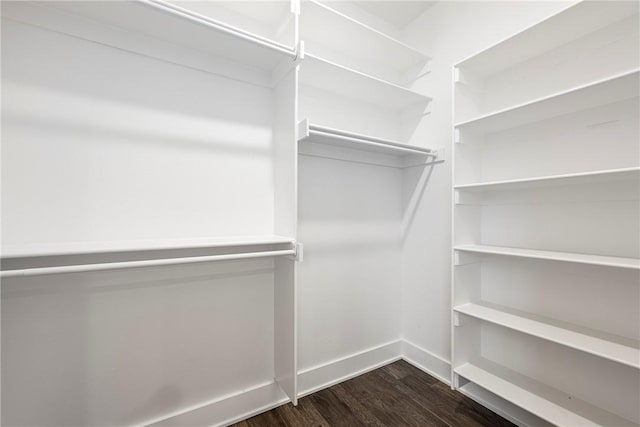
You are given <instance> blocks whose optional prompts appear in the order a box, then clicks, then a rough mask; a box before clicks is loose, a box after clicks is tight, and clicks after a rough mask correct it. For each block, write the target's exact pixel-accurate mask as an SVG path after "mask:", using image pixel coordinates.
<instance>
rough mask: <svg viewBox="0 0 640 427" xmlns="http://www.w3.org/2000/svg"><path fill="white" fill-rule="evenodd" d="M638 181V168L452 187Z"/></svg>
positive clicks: (476, 188)
mask: <svg viewBox="0 0 640 427" xmlns="http://www.w3.org/2000/svg"><path fill="white" fill-rule="evenodd" d="M621 181H640V167H632V168H620V169H609V170H597V171H591V172H578V173H570V174H562V175H548V176H540V177H535V178H522V179H507V180H501V181H488V182H478V183H472V184H459V185H454V187H453V188H454V189H456V190H464V191H485V190H511V189H525V188H539V187H549V186H555V185H574V184H580V185H584V184H591V183H597V182H613V183H615V182H621Z"/></svg>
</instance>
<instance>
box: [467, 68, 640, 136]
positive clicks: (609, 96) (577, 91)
mask: <svg viewBox="0 0 640 427" xmlns="http://www.w3.org/2000/svg"><path fill="white" fill-rule="evenodd" d="M639 76H640V71H639V70H633V71H629V72H625V73H622V74H618V75H616V76H612V77H610V78H607V79H603V80H599V81H597V82H593V83H590V84H587V85H584V86H580V87H577V88H573V89H571V90H567V91H563V92H560V93H556V94H553V95H550V96H545V97H543V98H539V99H536V100H533V101H530V102H526V103H524V104H519V105H516V106H513V107H509V108H505V109H502V110H500V111H495V112H492V113H489V114H486V115H483V116H481V117H477V118H474V119H471V120H467V121H464V122H459V123H457V124H455V127H456V128H457V129H458V130H461V131H463V130H464V131H470V132H474V133H492V132H499V131H501V130H506V129H510V128H514V127H518V126H522V125H525V124H528V123H533V122H539V121H543V120H546V119H550V118H553V117H557V116H561V115H564V114H569V113H573V112H576V111H580V110H583V109H586V108H592V107H594V106H598V105H606V104H610V103H613V102H616V101H623V100H625V99H630V98H635V97H637V96H638V90H639V88H640V86H639V84H638V81H639Z"/></svg>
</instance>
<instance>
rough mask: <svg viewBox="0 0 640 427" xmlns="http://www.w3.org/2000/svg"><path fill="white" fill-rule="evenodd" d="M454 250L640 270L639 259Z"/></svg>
mask: <svg viewBox="0 0 640 427" xmlns="http://www.w3.org/2000/svg"><path fill="white" fill-rule="evenodd" d="M454 250H456V251H462V252H469V253H476V254H487V255H500V256H510V257H518V258H530V259H542V260H549V261H561V262H573V263H577V264H590V265H600V266H604V267H617V268H630V269H634V270H640V259H638V258H625V257H611V256H602V255H592V254H581V253H573V252H555V251H541V250H537V249H523V248H509V247H504V246H489V245H458V246H455V247H454Z"/></svg>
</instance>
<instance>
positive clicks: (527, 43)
mask: <svg viewBox="0 0 640 427" xmlns="http://www.w3.org/2000/svg"><path fill="white" fill-rule="evenodd" d="M637 13H638V2H635V1H616V2H599V1H581V2H578V3H577V4H572V5H570V6H568V7H567V8H565V9H563V10H562V11H560V12H558V13H556V14H555V15H553V16H551V17H549V18H546V19H545V20H544V21H542V22H538V23H536V24H533V25H532V26H531V27H528V28H526V29H524V30H522V31H520V32H518V33H517V34H515V35H513V36H511V37H509V38H507V39H506V40H502V41H500V42H498V43H496V44H495V45H493V46H491V47H489V48H487V49H485V50H483V51H481V52H479V53H476V54H474V55H472V56H471V57H469V58H467V59H465V60H463V61H462V62H460V63H458V64H457V67H460V68H465V69H469V70H472V71H473V72H474V73H475V74H476V75H477V76H484V75H488V74H492V73H496V72H499V71H501V70H503V69H506V68H509V67H511V66H513V65H515V64H518V63H520V62H523V61H526V60H527V59H530V58H532V57H536V56H539V55H541V54H543V53H544V52H547V51H549V50H551V49H554V48H555V47H558V46H562V45H565V44H567V43H569V42H571V41H573V40H576V39H579V38H581V37H584V36H587V35H588V34H591V33H593V32H595V31H597V30H599V29H601V28H604V27H606V26H608V25H610V24H613V23H615V22H617V21H620V20H622V19H624V18H625V17H628V16H632V15H634V14H637Z"/></svg>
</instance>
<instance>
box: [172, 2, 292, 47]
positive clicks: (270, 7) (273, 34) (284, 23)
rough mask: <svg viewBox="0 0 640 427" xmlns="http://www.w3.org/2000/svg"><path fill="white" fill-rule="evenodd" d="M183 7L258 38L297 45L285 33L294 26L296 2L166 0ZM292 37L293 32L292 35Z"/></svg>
mask: <svg viewBox="0 0 640 427" xmlns="http://www.w3.org/2000/svg"><path fill="white" fill-rule="evenodd" d="M164 1H165V2H167V3H172V4H174V5H176V6H179V7H181V8H183V9H188V10H190V11H192V12H195V13H198V14H200V15H203V16H204V17H205V18H208V17H211V18H212V19H215V20H216V21H218V22H221V23H222V24H223V25H226V26H227V27H229V26H230V27H232V28H233V29H234V30H235V29H240V30H241V31H245V32H247V33H250V34H252V35H255V36H257V37H258V38H267V39H268V40H272V41H274V42H276V44H278V43H284V44H285V45H287V46H289V45H290V47H291V48H293V47H294V46H293V44H294V40H293V37H289V35H290V34H288V33H287V34H286V36H285V37H283V34H282V33H285V32H286V30H285V29H286V28H287V27H292V26H293V23H292V22H291V21H292V20H293V19H294V16H295V15H294V14H293V13H292V11H291V8H292V1H290V0H289V1H287V0H275V1H261V2H249V1H236V0H221V1H193V0H186V1H185V0H164ZM291 36H292V34H291Z"/></svg>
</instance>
